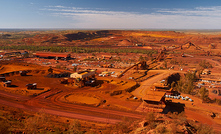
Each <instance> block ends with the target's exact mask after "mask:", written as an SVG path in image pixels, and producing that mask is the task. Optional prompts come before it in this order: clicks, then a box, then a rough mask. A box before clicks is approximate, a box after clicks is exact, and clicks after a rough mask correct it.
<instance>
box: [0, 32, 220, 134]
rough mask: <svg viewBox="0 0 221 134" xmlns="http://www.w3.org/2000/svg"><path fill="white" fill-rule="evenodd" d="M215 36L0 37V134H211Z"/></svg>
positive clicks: (215, 110)
mask: <svg viewBox="0 0 221 134" xmlns="http://www.w3.org/2000/svg"><path fill="white" fill-rule="evenodd" d="M220 35H221V32H218V31H212V32H211V31H142V30H90V31H88V30H87V31H86V30H81V31H80V30H79V31H77V30H53V31H50V30H49V31H1V34H0V63H1V64H0V96H1V97H0V117H1V118H0V119H1V124H2V125H1V131H2V132H3V131H6V129H7V132H12V133H28V132H34V133H46V132H49V133H71V132H74V133H100V134H103V133H190V134H191V133H220V130H221V129H220V128H221V73H220V70H221V62H220V61H221V53H220V49H221V37H220Z"/></svg>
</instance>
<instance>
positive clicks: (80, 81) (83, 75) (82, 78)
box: [70, 69, 96, 87]
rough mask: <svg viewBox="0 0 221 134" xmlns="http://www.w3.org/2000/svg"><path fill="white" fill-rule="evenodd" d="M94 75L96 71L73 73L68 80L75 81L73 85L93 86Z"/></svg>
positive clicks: (88, 70)
mask: <svg viewBox="0 0 221 134" xmlns="http://www.w3.org/2000/svg"><path fill="white" fill-rule="evenodd" d="M95 74H96V70H90V69H87V70H84V71H79V72H76V73H73V74H71V75H70V78H73V79H75V85H77V86H78V87H82V86H85V85H93V84H94V83H95V80H96V79H95Z"/></svg>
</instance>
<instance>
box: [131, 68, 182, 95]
mask: <svg viewBox="0 0 221 134" xmlns="http://www.w3.org/2000/svg"><path fill="white" fill-rule="evenodd" d="M149 72H157V73H159V74H158V75H156V76H154V77H152V78H150V79H147V80H145V81H143V82H141V83H140V85H141V86H140V87H139V88H137V89H136V90H134V91H133V92H132V94H133V95H134V96H136V97H139V98H142V97H143V96H145V95H146V92H147V89H149V88H150V87H151V85H153V84H154V83H155V82H157V81H159V80H163V79H165V78H166V77H168V76H170V75H171V74H173V73H178V72H179V71H173V70H150V71H149Z"/></svg>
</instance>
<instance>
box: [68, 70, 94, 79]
mask: <svg viewBox="0 0 221 134" xmlns="http://www.w3.org/2000/svg"><path fill="white" fill-rule="evenodd" d="M95 73H96V72H95V70H85V71H79V72H76V73H73V74H71V75H70V78H75V79H77V78H80V79H84V78H88V77H92V76H93V75H94V76H95Z"/></svg>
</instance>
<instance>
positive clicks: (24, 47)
mask: <svg viewBox="0 0 221 134" xmlns="http://www.w3.org/2000/svg"><path fill="white" fill-rule="evenodd" d="M0 49H1V50H28V51H33V52H35V51H45V52H73V53H95V52H106V53H142V54H149V55H152V54H157V51H155V50H142V49H132V48H128V49H126V48H125V49H114V48H92V47H90V48H89V47H62V46H33V45H2V46H0Z"/></svg>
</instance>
